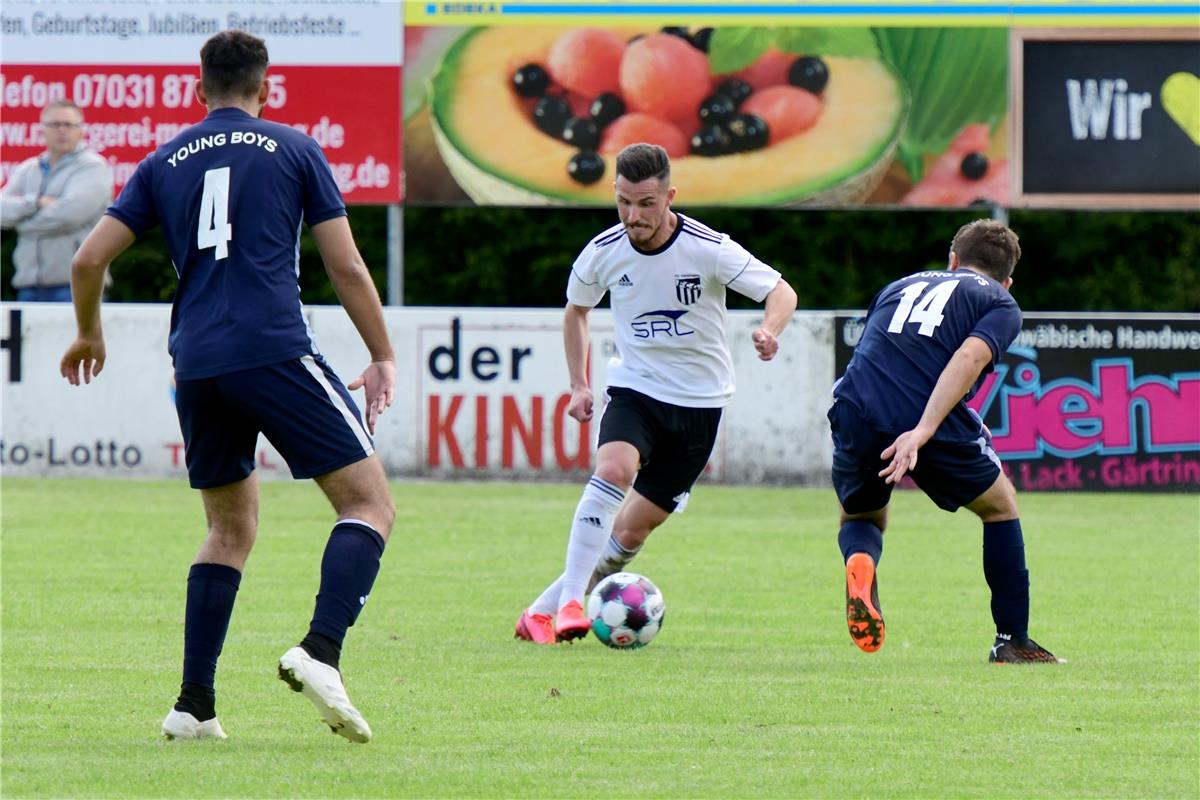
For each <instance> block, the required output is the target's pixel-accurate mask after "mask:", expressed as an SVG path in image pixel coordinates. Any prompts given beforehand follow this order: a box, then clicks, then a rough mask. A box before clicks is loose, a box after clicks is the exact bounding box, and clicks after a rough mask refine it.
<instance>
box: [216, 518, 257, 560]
mask: <svg viewBox="0 0 1200 800" xmlns="http://www.w3.org/2000/svg"><path fill="white" fill-rule="evenodd" d="M257 536H258V520H257V519H255V518H254V517H252V516H247V517H245V518H243V519H237V520H232V519H225V520H220V521H216V522H210V523H209V525H208V540H209V542H210V543H211V544H213V545H215V546H217V547H220V548H222V549H224V550H232V551H237V552H243V553H245V552H249V551H250V548H251V547H253V546H254V540H255V538H256V537H257Z"/></svg>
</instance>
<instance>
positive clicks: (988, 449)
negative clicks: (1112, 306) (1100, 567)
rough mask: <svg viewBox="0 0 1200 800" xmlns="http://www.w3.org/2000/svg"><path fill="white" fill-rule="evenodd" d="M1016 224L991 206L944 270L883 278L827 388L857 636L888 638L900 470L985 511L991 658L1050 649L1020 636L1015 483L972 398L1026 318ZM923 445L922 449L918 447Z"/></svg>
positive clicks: (1043, 654) (935, 495)
mask: <svg viewBox="0 0 1200 800" xmlns="http://www.w3.org/2000/svg"><path fill="white" fill-rule="evenodd" d="M1020 257H1021V247H1020V245H1019V244H1018V243H1017V235H1016V234H1015V233H1013V232H1012V231H1011V230H1009V229H1008V228H1007V227H1005V226H1004V225H1001V224H1000V223H998V222H995V221H993V220H976V221H975V222H972V223H970V224H968V225H964V226H963V227H962V228H960V229H959V231H958V233H957V234H956V235H955V237H954V241H953V242H952V243H951V245H950V268H949V271H944V272H942V271H938V272H918V273H917V274H915V275H909V276H908V277H907V278H901V279H900V280H898V281H896V282H894V283H892V284H889V285H888V286H886V287H884V289H883V290H882V291H881V292H880V293H879V294H877V295H876V296H875V299H874V300H872V301H871V305H870V307H869V308H868V310H867V320H866V324H865V328H864V330H863V335H862V339H861V340H860V341H859V343H858V347H857V348H855V351H854V357H853V358H852V359H851V360H850V364H849V366H847V368H846V374H845V375H843V376H842V378H841V380H839V381H838V382H837V383H836V384H834V389H833V396H834V400H833V407H832V408H830V410H829V422H830V425H831V426H832V430H833V448H834V450H833V485H834V488H835V489H836V490H837V495H838V500H839V501H840V502H841V504H842V515H841V531H840V532H839V533H838V544H839V545H840V546H841V549H842V556H843V558H845V560H846V623H847V625H848V626H849V629H850V636H851V638H852V639H853V640H854V643H855V644H857V645H858V647H859V648H860V649H862V650H864V651H866V652H868V653H871V652H874V651H876V650H878V649H879V648H880V647H882V646H883V634H884V626H883V613H882V611H881V610H880V608H879V593H878V588H877V584H876V579H875V569H876V567H877V566H878V564H879V559H880V556H881V555H882V554H883V531H884V529H885V527H886V526H887V517H888V502H889V499H890V498H891V493H892V488H893V486H894V485H895V484H896V483H897V482H898V481H899V480H900V479H901V478H902V477H904V476H905V475H906V474H907V475H911V476H912V478H913V480H914V481H916V483H917V485H918V486H919V487H920V488H921V489H922V490H923V491H924V492H925V494H927V495H929V497H930V498H931V499H932V500H933V501H934V502H935V503H937V505H938V506H940V507H941V508H944V509H946V510H947V511H955V510H957V509H958V508H959V507H960V506H966V507H967V508H969V509H971V511H973V512H974V513H975V514H976V515H978V516H979V518H980V519H981V520H982V522H983V573H984V576H985V578H986V579H987V583H988V586H989V587H990V588H991V590H992V618H993V620H994V621H995V623H996V639H995V642H994V644H993V645H992V649H991V653H990V655H989V656H988V660H989V661H992V662H995V663H1000V664H1025V663H1038V662H1042V663H1055V662H1057V661H1058V659H1056V658H1055V657H1054V656H1053V655H1051V654H1050V653H1049V652H1048V651H1047V650H1046V649H1045V648H1043V647H1040V646H1039V645H1038V644H1037V643H1036V642H1034V641H1033V640H1032V639H1030V638H1029V572H1028V571H1027V570H1026V569H1025V543H1024V540H1023V538H1022V535H1021V521H1020V518H1019V515H1018V512H1017V497H1016V491H1015V490H1014V489H1013V485H1012V483H1011V482H1010V481H1009V480H1008V478H1007V477H1005V475H1004V473H1003V472H1002V471H1001V469H1000V459H999V458H998V457H997V456H996V453H995V451H994V450H993V449H992V444H991V434H990V432H989V431H988V430H987V428H986V427H985V426H984V424H983V421H982V420H981V419H980V418H979V416H978V415H977V414H976V413H975V412H974V411H972V410H971V409H969V408H968V407H967V405H966V402H965V401H966V400H969V399H970V398H971V397H972V396H973V395H974V394H975V392H976V391H977V390H978V389H979V385H980V383H982V379H983V376H984V375H985V374H986V373H988V372H991V371H992V369H993V368H994V366H995V364H996V362H997V361H998V360H999V359H1000V356H1001V355H1003V354H1004V351H1006V350H1007V349H1008V346H1009V345H1010V344H1011V343H1012V341H1013V339H1015V338H1016V336H1017V334H1018V333H1019V332H1020V330H1021V309H1020V308H1018V307H1017V303H1016V301H1015V300H1013V298H1012V295H1010V294H1009V293H1008V288H1009V286H1011V285H1012V271H1013V267H1015V266H1016V263H1017V260H1018V259H1019V258H1020ZM918 455H919V458H918Z"/></svg>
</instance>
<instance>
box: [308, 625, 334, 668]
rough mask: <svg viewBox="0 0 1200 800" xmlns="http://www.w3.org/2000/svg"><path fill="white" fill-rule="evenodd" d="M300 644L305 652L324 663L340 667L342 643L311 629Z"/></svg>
mask: <svg viewBox="0 0 1200 800" xmlns="http://www.w3.org/2000/svg"><path fill="white" fill-rule="evenodd" d="M300 646H301V647H303V648H304V652H306V653H308V654H309V655H310V656H312V657H313V658H315V659H316V660H317V661H320V662H321V663H322V664H328V665H329V666H331V667H333V668H334V669H338V665H339V664H341V661H342V646H341V644H339V643H338V642H335V641H334V640H333V639H330V638H329V637H328V636H326V635H325V634H323V633H317V632H315V631H309V632H308V633H307V634H306V635H305V636H304V638H303V639H302V640H301V641H300Z"/></svg>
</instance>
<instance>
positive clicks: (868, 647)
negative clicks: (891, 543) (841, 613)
mask: <svg viewBox="0 0 1200 800" xmlns="http://www.w3.org/2000/svg"><path fill="white" fill-rule="evenodd" d="M846 626H847V627H848V628H849V629H850V638H851V639H853V640H854V643H855V644H856V645H858V649H859V650H862V651H863V652H864V653H874V652H875V651H876V650H878V649H879V648H881V647H883V612H882V611H880V610H879V590H878V588H877V587H876V585H875V561H874V560H873V559H872V558H871V557H870V556H869V555H867V554H866V553H855V554H854V555H852V556H850V558H849V559H848V560H847V561H846Z"/></svg>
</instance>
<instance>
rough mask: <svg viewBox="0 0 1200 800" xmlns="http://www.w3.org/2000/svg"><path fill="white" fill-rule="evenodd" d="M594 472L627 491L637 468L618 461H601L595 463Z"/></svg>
mask: <svg viewBox="0 0 1200 800" xmlns="http://www.w3.org/2000/svg"><path fill="white" fill-rule="evenodd" d="M594 474H595V475H596V477H597V478H601V479H603V480H605V481H608V482H609V483H611V484H614V485H616V486H619V487H621V490H622V491H628V490H629V487H630V485H631V484H632V483H633V478H634V476H635V475H636V474H637V469H636V468H633V467H630V466H628V465H626V464H622V463H620V462H618V461H601V462H600V463H599V464H597V465H596V472H595V473H594Z"/></svg>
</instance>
